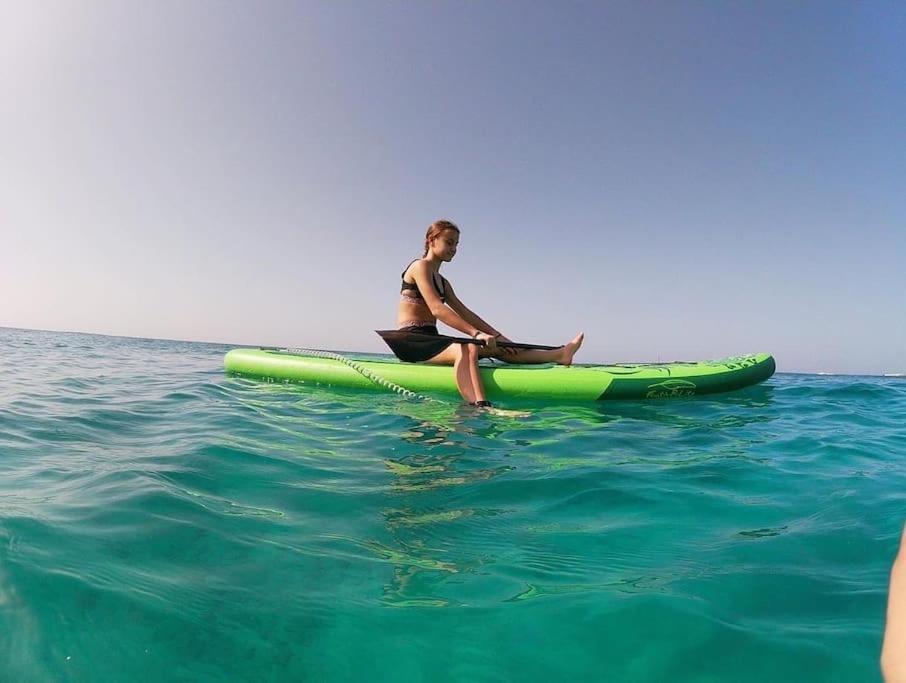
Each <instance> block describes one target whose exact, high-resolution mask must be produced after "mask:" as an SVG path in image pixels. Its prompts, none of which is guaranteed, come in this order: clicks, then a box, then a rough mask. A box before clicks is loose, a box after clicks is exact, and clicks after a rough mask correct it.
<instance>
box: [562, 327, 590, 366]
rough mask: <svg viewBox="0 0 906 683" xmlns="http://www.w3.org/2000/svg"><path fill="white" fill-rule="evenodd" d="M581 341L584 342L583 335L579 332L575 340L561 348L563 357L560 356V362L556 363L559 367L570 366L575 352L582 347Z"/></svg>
mask: <svg viewBox="0 0 906 683" xmlns="http://www.w3.org/2000/svg"><path fill="white" fill-rule="evenodd" d="M583 341H585V333H584V332H580V333H579V334H577V335H576V338H575V339H573V340H572V341H571V342H570V343H569V344H566V345H565V346H564V347H563V352H562V353H563V355H562V356H560V360H559V361H558V362H559V363H560V365H572V363H573V356H575V355H576V351H578V350H579V347H580V346H582V342H583Z"/></svg>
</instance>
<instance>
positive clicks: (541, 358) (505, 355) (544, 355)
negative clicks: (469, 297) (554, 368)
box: [479, 333, 585, 365]
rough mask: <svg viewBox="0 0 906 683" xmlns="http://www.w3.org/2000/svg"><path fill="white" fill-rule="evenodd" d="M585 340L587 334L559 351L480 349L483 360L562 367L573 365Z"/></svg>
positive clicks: (582, 334)
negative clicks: (546, 364) (492, 359)
mask: <svg viewBox="0 0 906 683" xmlns="http://www.w3.org/2000/svg"><path fill="white" fill-rule="evenodd" d="M584 340H585V334H584V333H580V334H578V335H576V338H575V339H573V340H572V341H571V342H569V343H568V344H564V345H563V346H561V347H560V348H559V349H552V350H550V351H544V350H542V349H503V348H500V349H497V350H496V351H488V350H487V349H485V348H482V349H480V351H479V355H480V357H481V358H488V357H493V358H497V359H499V360H502V361H505V362H507V363H524V364H526V365H537V364H539V363H559V364H560V365H572V362H573V356H575V355H576V351H578V350H579V347H580V346H582V342H583V341H584Z"/></svg>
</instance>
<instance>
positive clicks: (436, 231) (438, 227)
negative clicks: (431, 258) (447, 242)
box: [422, 220, 459, 258]
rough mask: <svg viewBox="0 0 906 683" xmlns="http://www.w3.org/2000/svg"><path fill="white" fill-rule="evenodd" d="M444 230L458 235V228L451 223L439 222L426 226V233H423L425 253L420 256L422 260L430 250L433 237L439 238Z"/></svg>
mask: <svg viewBox="0 0 906 683" xmlns="http://www.w3.org/2000/svg"><path fill="white" fill-rule="evenodd" d="M445 230H455V231H456V233H457V234H459V228H458V227H457V226H456V223H454V222H453V221H447V220H439V221H434V222H433V223H432V224H431V225H429V226H428V232H426V233H425V253H424V254H422V257H423V258H424V257H425V256H427V255H428V250H429V249H430V248H431V240H433V239H434V238H435V237H440V236H441V235H442V234H443V233H444V231H445Z"/></svg>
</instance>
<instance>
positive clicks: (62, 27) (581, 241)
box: [0, 0, 906, 373]
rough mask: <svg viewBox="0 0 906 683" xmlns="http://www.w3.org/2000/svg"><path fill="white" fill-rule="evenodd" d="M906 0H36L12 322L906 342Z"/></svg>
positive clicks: (269, 331)
mask: <svg viewBox="0 0 906 683" xmlns="http://www.w3.org/2000/svg"><path fill="white" fill-rule="evenodd" d="M904 45H906V5H903V4H902V3H898V2H811V3H809V2H794V3H790V2H750V3H744V2H730V3H721V2H682V1H674V0H670V1H669V2H667V1H665V2H645V3H639V2H607V3H595V2H582V3H579V2H567V3H560V2H549V3H529V2H503V1H501V2H449V3H445V2H411V3H410V2H381V3H378V2H295V3H287V2H276V1H273V2H266V3H244V2H187V3H183V2H170V1H165V2H159V3H140V2H121V3H117V2H74V1H73V2H70V1H65V2H50V1H48V2H40V3H32V2H7V3H4V4H3V5H2V7H0V231H2V235H0V243H2V251H0V325H4V326H17V327H35V328H44V329H58V330H60V329H62V330H78V331H86V332H102V333H109V334H123V335H135V336H151V337H165V338H181V339H197V340H212V341H225V342H236V343H261V344H289V345H310V346H317V347H323V348H339V349H353V350H374V351H377V350H383V349H382V343H381V342H380V340H379V339H378V338H377V337H376V336H375V335H374V334H373V333H372V332H371V330H373V329H375V328H381V327H391V326H393V324H394V317H395V304H396V301H397V295H398V289H399V273H400V271H401V270H402V268H403V267H404V266H405V265H406V264H407V263H408V261H409V260H410V259H412V258H414V257H416V256H419V255H420V251H421V242H422V236H423V234H424V230H425V228H426V226H427V225H428V223H430V222H431V221H432V220H433V219H435V218H440V217H447V218H451V219H453V220H455V221H456V222H458V223H459V224H460V226H461V227H462V229H463V233H462V244H461V248H460V252H459V254H458V256H457V258H456V260H455V261H454V262H453V263H451V264H449V265H448V266H445V274H446V275H447V277H448V278H449V279H450V280H451V281H452V282H453V284H454V286H455V287H456V289H457V291H458V293H459V295H460V298H462V299H463V300H464V301H465V302H466V303H468V304H470V305H471V306H472V307H473V308H474V309H476V310H477V311H478V312H479V313H480V314H482V315H483V316H484V317H486V318H487V319H489V320H490V321H491V322H492V323H494V324H495V325H497V326H498V327H499V328H501V329H503V330H504V331H505V332H507V333H508V334H509V335H510V336H511V337H513V338H518V339H523V340H526V341H533V342H541V343H544V342H547V343H557V342H561V341H565V340H566V339H568V338H571V337H572V335H573V334H574V333H575V332H577V331H578V330H580V329H583V330H585V331H586V332H587V333H588V341H587V343H586V347H585V349H583V352H582V353H581V355H580V356H579V358H578V360H580V361H586V362H593V361H603V360H655V359H657V358H661V359H662V360H667V359H673V358H705V357H715V356H725V355H731V354H735V353H742V352H749V351H769V352H772V353H774V354H775V356H776V357H777V359H778V365H779V368H780V369H781V370H792V371H828V372H832V371H838V372H870V373H878V372H906V267H904V263H906V124H904V121H906V77H904V74H906V48H904Z"/></svg>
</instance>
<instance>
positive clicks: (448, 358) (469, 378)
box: [425, 344, 485, 403]
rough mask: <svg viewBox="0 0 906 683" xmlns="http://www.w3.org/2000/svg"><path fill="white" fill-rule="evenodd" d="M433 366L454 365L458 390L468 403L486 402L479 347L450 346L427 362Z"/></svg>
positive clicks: (467, 345)
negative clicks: (479, 364)
mask: <svg viewBox="0 0 906 683" xmlns="http://www.w3.org/2000/svg"><path fill="white" fill-rule="evenodd" d="M425 362H426V363H430V364H432V365H452V366H453V375H454V376H455V378H456V388H457V389H459V393H460V394H461V395H462V397H463V398H464V399H465V400H466V402H468V403H475V402H477V401H484V400H485V394H484V384H483V383H482V381H481V372H480V371H479V369H478V347H477V346H475V345H474V344H450V346H448V347H447V348H445V349H444V350H443V351H441V352H440V353H439V354H437V355H436V356H434V357H433V358H431V359H430V360H427V361H425Z"/></svg>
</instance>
